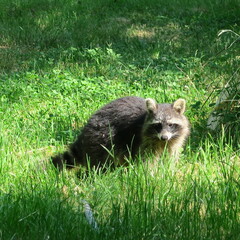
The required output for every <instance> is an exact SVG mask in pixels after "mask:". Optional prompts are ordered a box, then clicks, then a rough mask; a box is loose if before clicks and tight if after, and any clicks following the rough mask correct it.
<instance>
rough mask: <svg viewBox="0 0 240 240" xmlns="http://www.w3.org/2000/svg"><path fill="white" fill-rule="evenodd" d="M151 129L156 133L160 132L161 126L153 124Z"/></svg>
mask: <svg viewBox="0 0 240 240" xmlns="http://www.w3.org/2000/svg"><path fill="white" fill-rule="evenodd" d="M153 127H154V129H155V130H156V131H157V132H160V131H161V129H162V124H161V123H155V124H153Z"/></svg>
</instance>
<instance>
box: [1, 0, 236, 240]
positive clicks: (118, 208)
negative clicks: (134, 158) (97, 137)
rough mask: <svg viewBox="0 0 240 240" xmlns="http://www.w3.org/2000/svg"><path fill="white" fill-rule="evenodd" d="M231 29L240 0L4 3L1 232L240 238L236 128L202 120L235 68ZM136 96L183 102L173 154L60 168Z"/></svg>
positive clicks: (9, 235)
mask: <svg viewBox="0 0 240 240" xmlns="http://www.w3.org/2000/svg"><path fill="white" fill-rule="evenodd" d="M223 29H230V30H232V31H234V32H236V33H238V34H239V33H240V3H239V1H238V0H226V1H221V0H213V1H211V0H195V1H189V0H181V1H176V0H169V1H163V0H158V1H157V0H148V1H147V0H138V1H137V0H128V1H127V0H97V1H96V0H88V1H86V0H81V1H77V0H67V1H66V0H65V1H63V0H59V1H54V0H39V1H36V0H21V1H20V0H12V1H7V0H1V2H0V239H1V240H2V239H3V240H8V239H9V240H10V239H11V240H27V239H29V240H30V239H31V240H32V239H34V240H35V239H36V240H37V239H39V240H40V239H41V240H42V239H44V240H47V239H56V240H61V239H64V240H65V239H98V240H99V239H127V240H128V239H134V240H135V239H151V240H152V239H156V240H180V239H181V240H240V230H239V229H240V179H239V176H240V150H239V149H240V141H239V134H238V133H237V132H238V129H239V127H238V126H236V134H235V135H234V136H230V137H229V136H228V135H229V134H228V133H224V131H222V132H221V133H219V134H216V133H211V132H209V130H208V129H207V128H206V121H207V118H208V116H209V114H210V113H211V111H212V109H213V108H212V107H213V104H214V103H215V101H216V98H217V96H218V94H219V90H220V89H221V88H222V87H223V86H224V85H225V84H226V83H227V82H228V81H229V80H230V79H232V78H233V77H234V78H237V77H239V65H240V64H239V62H240V51H239V49H240V48H239V41H238V42H236V43H234V44H233V45H232V46H231V43H233V42H234V41H235V40H236V35H234V34H233V33H231V32H226V33H224V34H222V35H221V36H220V37H218V36H217V34H218V32H219V31H220V30H223ZM229 46H231V47H229ZM128 95H136V96H141V97H146V98H147V97H151V98H155V99H156V100H157V101H158V102H173V101H174V100H176V99H177V98H185V99H186V100H187V112H186V115H187V116H188V118H189V120H190V122H191V125H192V133H191V136H190V138H189V141H188V142H187V144H186V147H185V149H184V151H183V153H182V155H181V157H180V160H179V163H178V164H177V165H176V164H174V163H172V162H171V161H170V160H169V161H168V159H165V160H164V161H159V166H158V168H156V169H154V173H153V171H150V170H149V168H148V164H141V163H140V164H134V163H133V164H131V165H130V166H129V167H128V169H123V168H118V169H116V170H115V171H107V172H106V173H104V174H103V173H101V172H95V171H92V172H90V173H89V176H88V177H84V176H83V178H82V179H79V178H77V177H76V173H75V172H74V171H65V170H64V171H63V172H61V173H58V172H57V171H56V169H54V167H53V166H52V165H51V164H50V157H51V156H52V155H54V154H56V153H58V152H61V151H63V150H64V149H66V146H67V145H68V144H69V143H71V142H72V141H73V140H74V139H75V138H76V136H77V135H78V133H79V131H80V130H81V127H82V126H83V125H84V123H85V122H86V121H87V119H88V117H89V116H90V115H91V114H92V113H94V111H95V110H97V109H99V107H101V106H102V105H104V104H106V103H108V102H109V101H111V100H113V99H116V98H118V97H123V96H128ZM237 127H238V128H237ZM144 160H146V159H144ZM146 161H147V162H150V161H151V156H149V159H147V160H146ZM84 201H87V202H88V204H89V205H90V206H91V210H92V213H93V215H94V219H95V220H96V223H97V228H94V226H93V225H91V224H89V222H88V221H87V219H86V216H85V212H86V211H87V205H86V203H85V202H84Z"/></svg>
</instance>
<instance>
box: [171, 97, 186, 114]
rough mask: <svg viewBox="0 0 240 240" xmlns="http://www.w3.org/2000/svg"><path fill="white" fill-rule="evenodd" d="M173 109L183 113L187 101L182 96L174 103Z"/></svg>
mask: <svg viewBox="0 0 240 240" xmlns="http://www.w3.org/2000/svg"><path fill="white" fill-rule="evenodd" d="M173 109H174V110H175V111H176V112H178V113H179V114H183V113H184V112H185V109H186V101H185V100H184V99H182V98H179V99H178V100H176V101H175V102H174V103H173Z"/></svg>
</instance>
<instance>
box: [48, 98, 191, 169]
mask: <svg viewBox="0 0 240 240" xmlns="http://www.w3.org/2000/svg"><path fill="white" fill-rule="evenodd" d="M185 106H186V103H185V100H184V99H178V100H176V101H175V102H174V103H173V104H168V103H164V104H158V103H157V102H156V101H155V100H154V99H151V98H147V99H144V98H141V97H135V96H129V97H123V98H119V99H117V100H114V101H113V102H110V103H109V104H107V105H105V106H104V107H102V108H101V109H100V110H98V111H97V112H96V113H95V114H93V115H92V116H91V117H90V119H89V120H88V122H87V124H86V125H85V126H84V127H83V129H82V131H81V133H80V135H79V136H78V138H77V140H76V141H75V142H74V143H73V144H71V145H70V146H69V149H68V151H66V152H64V153H63V154H60V155H57V156H55V157H53V158H52V162H53V164H54V165H55V166H56V167H57V168H59V169H62V168H63V165H64V164H66V167H67V168H71V167H74V166H75V165H82V166H85V167H87V168H88V167H90V168H93V167H94V168H99V167H104V166H109V165H110V166H111V165H113V166H119V165H127V162H128V161H127V159H129V158H132V159H136V156H137V155H139V154H140V155H141V156H142V155H144V154H145V153H153V154H154V156H155V158H156V159H158V158H159V157H160V156H161V154H162V153H163V151H164V149H166V150H167V151H168V152H169V154H170V155H172V156H174V157H175V158H177V157H178V154H179V151H180V149H181V147H182V146H183V145H184V142H185V140H186V139H187V137H188V136H189V134H190V126H189V121H188V119H187V118H186V116H184V115H183V114H184V112H185Z"/></svg>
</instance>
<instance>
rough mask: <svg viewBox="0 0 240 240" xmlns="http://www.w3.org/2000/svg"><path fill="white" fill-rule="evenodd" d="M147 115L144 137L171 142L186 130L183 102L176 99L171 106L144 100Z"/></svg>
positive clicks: (184, 104)
mask: <svg viewBox="0 0 240 240" xmlns="http://www.w3.org/2000/svg"><path fill="white" fill-rule="evenodd" d="M146 106H147V110H148V114H147V117H146V122H145V129H144V135H145V136H146V137H149V138H150V137H151V138H154V139H158V140H160V141H171V140H174V139H177V138H178V137H180V136H181V135H182V132H183V131H184V128H185V127H186V128H187V120H186V117H185V116H184V115H183V113H184V111H185V106H186V103H185V100H184V99H178V100H177V101H175V102H174V103H173V104H157V103H156V102H155V100H153V99H150V98H148V99H146Z"/></svg>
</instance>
